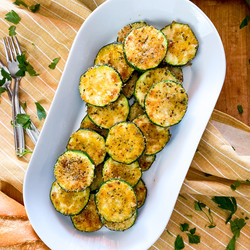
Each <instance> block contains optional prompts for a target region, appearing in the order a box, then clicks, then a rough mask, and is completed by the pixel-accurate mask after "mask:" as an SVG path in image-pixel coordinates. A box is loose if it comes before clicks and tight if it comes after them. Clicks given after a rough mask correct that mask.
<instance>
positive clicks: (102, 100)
mask: <svg viewBox="0 0 250 250" xmlns="http://www.w3.org/2000/svg"><path fill="white" fill-rule="evenodd" d="M121 88H122V79H121V77H120V75H119V73H118V72H117V71H116V70H115V69H114V68H112V67H110V66H108V65H98V66H95V67H91V68H89V69H88V70H87V71H86V72H85V73H84V74H83V75H82V76H81V78H80V84H79V91H80V95H81V98H82V99H83V100H84V101H85V102H87V103H89V104H92V105H95V106H99V107H103V106H106V105H107V104H109V103H111V102H114V101H116V100H117V99H118V97H119V95H120V91H121Z"/></svg>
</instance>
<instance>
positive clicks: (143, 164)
mask: <svg viewBox="0 0 250 250" xmlns="http://www.w3.org/2000/svg"><path fill="white" fill-rule="evenodd" d="M155 158H156V155H145V154H144V155H143V156H142V157H141V158H140V159H139V164H140V168H141V171H142V172H144V171H147V170H148V169H149V168H150V167H151V165H152V164H153V162H154V161H155Z"/></svg>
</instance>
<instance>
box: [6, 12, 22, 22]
mask: <svg viewBox="0 0 250 250" xmlns="http://www.w3.org/2000/svg"><path fill="white" fill-rule="evenodd" d="M5 19H6V20H7V21H9V22H11V23H14V24H18V23H19V22H20V20H21V18H20V16H19V15H18V14H17V13H16V12H15V11H14V10H11V11H10V12H8V13H7V14H6V15H5Z"/></svg>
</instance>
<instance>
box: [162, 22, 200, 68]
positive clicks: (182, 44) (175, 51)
mask: <svg viewBox="0 0 250 250" xmlns="http://www.w3.org/2000/svg"><path fill="white" fill-rule="evenodd" d="M162 32H163V33H164V34H165V36H166V37H167V39H168V52H167V54H166V57H165V61H166V63H168V64H170V65H175V66H181V65H185V64H187V63H188V62H189V61H191V60H192V59H193V58H194V57H195V55H196V52H197V50H198V46H199V43H198V41H197V39H196V37H195V35H194V33H193V31H192V30H191V28H190V27H189V26H188V25H187V24H182V23H176V22H172V23H171V24H170V25H168V26H166V27H165V28H163V29H162Z"/></svg>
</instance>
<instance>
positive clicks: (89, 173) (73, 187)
mask: <svg viewBox="0 0 250 250" xmlns="http://www.w3.org/2000/svg"><path fill="white" fill-rule="evenodd" d="M94 172H95V164H94V162H93V161H92V160H91V158H90V157H89V156H88V154H87V153H85V152H81V151H76V150H68V151H66V152H65V153H63V154H62V155H61V156H60V157H59V158H58V160H57V162H56V164H55V167H54V175H55V178H56V180H57V183H58V184H59V185H60V187H61V188H63V189H64V190H65V191H67V192H79V191H83V190H85V189H86V188H87V187H89V186H90V184H91V183H92V181H93V179H94Z"/></svg>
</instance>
